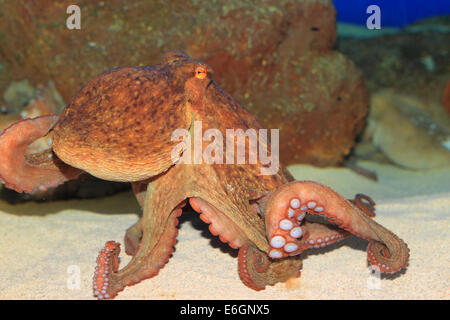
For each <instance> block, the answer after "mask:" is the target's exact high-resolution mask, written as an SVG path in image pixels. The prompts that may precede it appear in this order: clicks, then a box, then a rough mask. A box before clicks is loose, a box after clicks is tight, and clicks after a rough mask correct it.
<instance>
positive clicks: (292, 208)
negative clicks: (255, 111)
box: [0, 51, 409, 299]
mask: <svg viewBox="0 0 450 320" xmlns="http://www.w3.org/2000/svg"><path fill="white" fill-rule="evenodd" d="M199 122H201V124H202V129H203V131H202V132H200V134H202V133H206V132H207V130H209V129H211V130H215V131H214V132H216V133H217V132H220V133H222V134H224V136H225V134H226V130H227V129H236V130H237V129H242V131H245V132H249V131H248V130H250V129H254V130H255V131H257V132H259V131H258V130H260V129H263V128H262V127H261V125H260V123H259V122H258V121H257V120H256V119H255V118H254V117H253V116H252V115H251V114H250V113H249V112H248V111H247V110H246V109H245V108H244V107H243V106H241V105H240V104H239V103H238V102H237V101H236V100H235V99H234V98H233V97H232V96H230V95H229V94H228V93H226V92H225V91H223V90H222V89H221V88H220V87H219V86H218V85H217V84H216V83H215V82H214V81H213V70H212V68H211V67H210V66H209V65H208V64H206V63H204V62H201V61H198V60H195V59H193V58H191V57H190V56H188V55H187V54H186V53H184V52H181V51H171V52H168V53H166V54H165V55H164V56H163V58H162V60H161V62H160V64H157V65H155V66H139V67H121V68H116V69H113V70H110V71H107V72H104V73H101V74H99V75H98V76H96V77H95V78H93V79H92V80H91V81H89V82H88V83H87V84H86V85H85V86H84V87H83V88H82V89H81V90H80V91H79V92H78V94H77V95H76V96H75V97H74V99H73V100H72V102H71V103H69V104H68V105H67V106H66V108H65V109H64V110H63V111H62V113H61V114H60V115H46V116H40V117H36V118H32V119H25V120H21V121H19V122H17V123H14V124H13V125H11V126H10V127H8V128H7V129H5V130H4V131H3V132H2V134H1V136H0V179H1V181H2V183H4V184H5V186H6V187H8V188H12V189H14V190H16V191H18V192H26V193H32V192H33V191H35V190H46V189H47V188H50V187H54V186H57V185H60V184H62V183H64V182H65V181H68V180H71V179H76V178H77V177H78V176H79V175H81V174H84V173H88V174H91V175H93V176H96V177H98V178H100V179H104V180H111V181H119V182H129V183H131V186H132V190H133V192H134V194H135V196H136V198H137V201H138V202H139V204H140V206H141V208H142V215H141V217H140V219H139V220H138V222H137V223H136V224H134V225H133V226H131V227H130V228H129V229H128V230H127V231H126V234H125V239H124V246H125V252H126V253H127V254H128V255H130V256H131V259H130V261H129V263H128V264H127V265H126V266H125V267H123V268H120V267H119V252H120V244H119V243H118V242H116V241H108V242H106V244H105V246H104V248H103V249H102V250H101V251H100V253H99V255H98V258H97V266H96V269H95V273H94V276H93V293H94V296H96V297H97V298H98V299H112V298H114V297H115V296H116V295H117V294H118V293H119V292H120V291H122V290H123V289H124V288H125V287H127V286H131V285H133V284H136V283H138V282H140V281H142V280H144V279H148V278H151V277H154V276H156V275H157V274H158V272H159V270H160V269H161V268H162V267H163V266H164V265H165V264H166V263H167V262H168V260H169V258H170V257H171V254H172V252H173V248H174V245H175V244H176V237H177V233H178V228H177V224H178V218H179V216H180V215H181V214H182V212H183V211H182V209H183V207H185V206H187V205H188V204H189V205H190V206H191V207H192V209H193V210H194V211H195V212H197V213H199V217H200V219H201V220H202V221H204V222H205V223H207V224H208V225H209V227H208V228H209V230H210V232H211V233H212V234H213V235H215V236H218V237H219V239H220V240H221V241H222V242H224V243H227V244H228V245H229V246H230V247H231V248H234V249H236V250H239V253H238V272H239V276H240V278H241V280H242V282H243V283H244V284H245V285H246V286H247V287H249V288H251V289H254V290H262V289H264V288H265V287H266V286H268V285H274V284H276V283H278V282H285V281H287V280H288V279H290V278H293V277H298V276H300V271H301V268H302V260H301V255H300V254H301V253H302V252H303V251H305V250H307V249H310V248H318V247H324V246H327V245H330V244H333V243H336V242H338V241H340V240H342V239H344V238H347V237H349V236H350V235H352V234H353V235H356V236H358V237H361V238H363V239H366V240H368V246H367V256H368V261H369V263H370V264H371V265H372V266H374V267H375V268H377V269H378V270H379V271H381V272H383V273H395V272H398V271H400V270H401V269H403V268H405V267H406V266H407V263H408V259H409V249H408V247H407V245H406V244H405V243H404V242H403V241H402V240H401V239H400V238H399V237H398V236H396V235H395V234H394V233H392V232H391V231H389V230H388V229H386V228H385V227H383V226H381V225H380V224H378V223H377V222H376V221H375V220H374V205H375V203H374V202H373V201H372V199H371V198H370V197H368V196H365V195H362V194H357V195H356V196H355V199H353V200H347V199H345V198H344V197H343V196H341V195H340V194H338V193H337V192H335V191H333V190H332V189H331V188H329V187H327V186H325V185H323V184H320V183H318V182H313V181H295V180H294V179H293V178H292V176H291V175H290V174H289V173H288V171H286V170H285V169H284V168H282V167H278V168H276V170H274V172H272V173H271V174H262V172H263V169H264V168H266V169H267V167H268V164H267V163H266V162H264V163H263V161H262V160H261V159H260V158H258V157H256V161H253V162H251V161H247V162H248V163H247V162H246V161H244V162H242V161H241V162H239V161H234V162H233V163H228V162H227V163H224V162H223V161H222V162H220V161H204V162H201V161H200V162H198V161H197V162H196V161H195V160H196V159H195V158H196V157H198V154H196V152H195V150H194V153H193V154H190V153H189V152H188V150H189V148H188V146H189V144H190V143H191V142H193V139H194V138H193V137H194V136H195V134H196V132H195V131H196V130H197V129H195V124H196V123H199ZM176 130H182V132H185V133H191V134H187V135H185V136H184V137H182V139H181V140H180V137H178V138H177V139H174V136H173V133H174V132H175V131H176ZM197 134H198V132H197ZM41 137H48V138H49V139H51V147H49V148H48V149H46V150H43V151H40V152H34V153H33V152H30V151H29V148H28V147H29V145H30V144H32V142H33V141H35V140H37V139H39V138H41ZM186 137H187V138H186ZM235 137H236V139H237V138H238V135H236V136H235ZM243 138H244V141H245V142H246V144H245V148H244V151H245V156H246V157H248V158H249V159H250V158H252V157H253V158H254V156H255V150H254V148H251V147H250V145H249V144H250V135H246V134H244V135H243ZM183 139H184V140H183ZM209 139H210V140H209V141H212V138H211V136H210V137H209ZM209 141H208V139H202V140H201V143H200V145H201V146H202V147H203V148H204V150H206V149H207V148H208V146H210V145H211V144H210V143H208V142H209ZM259 143H260V145H259V149H266V150H267V153H268V154H272V153H273V152H272V151H273V149H272V148H271V147H270V146H271V144H270V143H269V141H268V139H261V140H260V141H259ZM215 151H217V149H215ZM227 152H228V151H227ZM213 153H214V152H211V154H213ZM227 156H228V154H227ZM232 156H234V154H233V153H232ZM214 159H216V160H217V158H214ZM230 159H234V158H233V157H230ZM190 160H192V161H190ZM197 160H198V159H197ZM185 211H186V210H185Z"/></svg>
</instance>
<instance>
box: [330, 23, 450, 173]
mask: <svg viewBox="0 0 450 320" xmlns="http://www.w3.org/2000/svg"><path fill="white" fill-rule="evenodd" d="M366 34H367V33H366ZM337 44H338V50H340V51H341V52H343V53H344V54H345V55H346V56H347V57H349V58H350V59H351V60H352V61H353V62H354V63H355V64H356V65H357V66H358V67H359V69H360V70H362V72H363V74H364V76H365V79H366V85H367V88H368V89H369V91H370V94H371V100H370V112H369V116H368V121H367V126H366V128H365V131H364V133H363V134H362V135H361V137H360V140H359V142H358V143H357V145H356V148H355V149H354V150H353V151H354V152H353V154H352V157H353V158H358V159H369V160H376V161H380V162H389V163H392V164H394V165H397V166H400V167H403V168H407V169H411V170H428V169H434V168H443V167H450V63H449V62H450V16H441V17H432V18H428V19H424V20H421V21H418V22H416V23H414V24H413V25H411V26H408V27H406V28H405V29H403V30H398V31H397V32H396V33H393V34H389V35H384V36H380V37H373V38H367V39H361V38H358V37H356V38H355V37H354V36H353V37H345V36H344V37H340V38H339V39H338V41H337Z"/></svg>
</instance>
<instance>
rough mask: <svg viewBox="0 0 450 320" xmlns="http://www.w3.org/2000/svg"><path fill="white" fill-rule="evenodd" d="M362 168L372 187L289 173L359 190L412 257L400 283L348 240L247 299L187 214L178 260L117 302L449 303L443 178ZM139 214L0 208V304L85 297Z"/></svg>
mask: <svg viewBox="0 0 450 320" xmlns="http://www.w3.org/2000/svg"><path fill="white" fill-rule="evenodd" d="M363 166H365V167H367V168H371V169H373V170H375V171H376V172H377V173H378V175H379V182H378V183H376V182H373V181H370V180H367V179H365V178H363V177H361V176H358V175H356V174H355V173H353V172H351V171H349V170H347V169H316V168H312V167H310V166H295V167H291V168H290V170H291V172H293V174H294V176H295V177H296V178H297V179H308V180H315V181H319V182H322V183H325V184H327V185H329V186H331V187H333V188H334V189H335V190H337V191H338V192H340V193H341V194H343V195H344V196H346V197H353V195H354V194H355V193H358V192H362V193H366V194H368V195H370V196H372V197H373V199H374V200H375V201H376V202H377V204H378V205H377V218H376V220H377V221H378V222H380V223H381V224H383V225H384V226H386V227H387V228H389V229H391V230H393V231H394V232H395V233H396V234H397V235H399V236H400V237H401V238H403V239H404V240H405V241H406V242H407V243H408V245H409V248H410V249H411V259H410V263H409V267H408V269H407V270H406V271H405V272H403V273H402V274H400V275H399V276H396V277H392V276H389V277H382V279H381V280H380V281H377V280H378V279H377V278H373V277H370V276H369V273H368V271H367V262H366V252H365V247H366V245H367V242H366V241H364V240H361V239H359V238H356V237H351V238H349V239H346V240H345V241H343V242H342V243H340V244H337V245H333V246H331V247H329V248H325V249H316V250H309V251H308V253H307V254H304V257H305V258H304V260H303V272H302V276H301V278H300V279H296V280H291V281H289V282H288V283H287V284H278V285H276V286H274V287H268V288H267V289H266V290H264V291H261V292H255V291H253V290H250V289H248V288H247V287H245V286H244V285H243V284H242V283H241V281H240V279H239V276H238V273H237V258H236V251H235V250H232V249H230V248H228V247H226V246H224V245H223V244H222V243H221V242H220V241H219V240H217V239H216V238H215V237H213V236H211V235H210V234H209V232H208V231H207V228H206V227H205V224H203V223H202V222H201V220H200V219H198V216H197V215H194V214H192V215H184V218H183V217H182V221H184V222H183V223H181V227H180V233H179V236H178V244H177V246H176V252H175V253H174V255H173V257H172V258H171V259H170V261H169V263H168V264H167V265H166V266H165V267H164V268H163V269H162V270H161V271H160V274H159V275H158V276H157V277H155V278H152V279H149V280H145V281H143V282H141V283H139V284H137V285H135V286H132V287H128V288H126V289H125V290H124V291H123V292H121V293H120V294H119V295H118V297H117V298H116V299H172V298H175V299H449V297H450V290H449V288H450V259H449V250H448V244H449V232H448V230H449V221H450V209H449V208H450V170H448V169H447V170H438V171H429V172H419V173H415V172H410V171H406V170H400V169H395V168H392V167H388V166H382V165H377V164H373V163H363ZM137 211H138V207H137V204H136V202H135V200H134V198H133V196H132V194H131V193H122V194H118V195H115V196H113V197H108V198H103V199H94V200H72V201H60V202H50V203H41V204H36V203H26V204H20V205H9V204H6V203H3V202H2V203H0V242H1V246H0V279H1V281H0V299H93V296H92V288H91V279H92V274H93V271H94V268H95V259H96V257H97V254H98V251H99V250H100V249H101V248H102V246H103V244H104V243H105V241H107V240H116V241H120V242H121V243H123V236H124V232H125V230H126V229H127V228H128V227H129V226H130V225H131V224H133V223H134V222H135V221H136V220H137V215H136V214H134V212H137ZM121 259H122V263H121V266H124V265H125V263H126V262H128V260H129V257H127V256H126V255H125V254H123V252H122V253H121ZM70 266H74V267H72V268H75V270H77V269H78V270H80V288H79V289H77V288H74V289H69V288H68V287H67V281H68V279H70V274H69V273H68V268H70ZM73 277H75V278H76V275H75V276H73ZM370 285H372V287H371V286H370ZM373 286H375V288H373Z"/></svg>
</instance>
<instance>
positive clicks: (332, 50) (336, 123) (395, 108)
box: [0, 0, 450, 198]
mask: <svg viewBox="0 0 450 320" xmlns="http://www.w3.org/2000/svg"><path fill="white" fill-rule="evenodd" d="M256 3H257V5H256ZM71 4H72V1H70V0H68V1H66V0H64V1H50V0H41V1H34V2H31V1H6V0H3V1H2V0H0V16H1V19H0V43H1V45H0V97H2V98H3V99H2V101H0V105H1V107H0V111H1V112H2V113H3V115H0V130H1V129H2V128H4V127H5V126H7V125H9V124H11V123H13V122H14V121H17V120H18V119H21V118H26V117H31V116H36V115H39V114H46V113H55V112H59V111H60V110H61V109H62V108H63V107H64V105H65V103H67V102H69V101H70V100H71V99H72V97H73V96H74V95H75V94H76V92H77V91H78V90H79V89H80V88H81V87H82V86H83V85H84V84H86V83H87V82H88V81H89V80H90V79H91V78H92V77H94V76H95V75H97V74H98V73H100V72H103V71H105V70H107V69H111V68H114V67H118V66H126V65H153V64H155V63H158V62H159V60H160V58H161V56H162V55H163V54H164V53H165V52H166V51H169V50H173V49H180V50H184V51H186V52H187V53H188V54H190V55H191V56H193V57H196V58H198V59H200V60H203V61H205V62H208V63H209V64H210V65H211V66H212V68H213V69H214V71H215V75H214V78H215V81H216V82H218V83H219V84H220V85H221V86H222V87H223V88H224V89H225V90H226V91H228V92H229V93H231V94H232V95H233V96H234V97H235V98H237V99H238V100H239V101H240V102H241V103H242V104H243V105H244V106H245V107H247V108H248V109H249V110H250V111H251V112H252V113H253V114H254V115H255V116H256V117H257V118H258V119H259V120H260V121H261V122H262V124H263V126H264V127H266V128H279V129H281V131H280V156H281V162H282V164H284V165H289V164H293V163H310V164H313V165H316V166H336V165H341V164H342V163H343V161H344V160H345V159H346V157H348V156H349V154H350V151H351V150H352V148H353V147H354V144H355V141H356V140H357V138H358V137H359V138H358V139H359V140H360V143H359V144H358V146H357V148H355V152H354V153H353V154H352V157H351V159H354V158H355V157H356V158H358V159H359V158H363V159H376V160H379V161H389V162H391V163H396V164H399V165H401V166H406V167H411V168H424V167H430V166H429V165H428V166H424V164H423V163H435V165H434V166H442V163H443V162H445V161H446V157H447V156H448V149H445V143H446V142H445V141H446V139H447V138H446V137H448V136H447V133H446V132H447V131H446V130H448V128H449V126H448V122H445V121H447V120H448V114H447V113H445V109H444V108H442V106H445V105H446V106H447V110H450V103H449V102H448V101H449V97H450V87H449V85H447V91H445V86H446V81H448V79H449V78H448V75H449V70H448V68H449V66H448V63H447V64H445V61H448V49H449V48H448V44H449V43H450V41H448V40H449V39H448V34H446V33H439V35H438V36H437V37H441V38H433V37H434V35H435V33H436V32H432V33H431V35H432V36H430V34H423V33H420V32H416V33H408V34H403V33H402V34H398V35H391V36H385V37H383V38H380V37H377V38H372V39H365V40H363V39H355V38H340V39H339V41H338V42H336V33H337V32H336V12H335V9H334V7H333V5H332V2H331V0H260V1H258V2H255V1H249V0H223V1H220V0H216V1H200V0H193V1H181V0H179V1H175V0H165V1H144V0H140V1H138V0H130V1H124V0H109V1H95V2H94V1H79V2H78V3H77V4H78V5H79V7H80V8H81V29H80V30H68V29H67V28H66V19H67V17H68V16H69V15H68V14H67V13H66V9H67V7H68V6H69V5H71ZM439 23H441V22H439ZM341 52H343V53H344V54H345V55H344V54H342V53H341ZM349 58H350V59H349ZM446 59H447V60H446ZM355 64H356V65H357V67H356V66H355ZM358 68H359V69H360V70H362V73H363V74H364V76H365V77H366V78H367V87H368V89H369V90H370V92H371V94H372V101H371V104H372V105H373V106H376V107H372V108H371V113H370V118H369V121H368V123H369V125H368V126H367V129H366V130H365V131H364V134H363V135H361V136H358V134H360V133H361V131H362V129H363V128H364V126H365V123H366V117H367V114H368V106H369V93H368V90H367V89H366V85H365V81H364V77H363V75H362V73H361V72H360V71H358ZM384 88H390V90H389V91H382V89H384ZM445 92H447V95H445ZM411 97H412V98H411ZM436 97H438V98H436ZM411 99H412V101H413V102H411ZM445 101H447V102H445ZM411 105H412V107H411ZM430 105H432V107H430ZM431 110H434V111H431ZM436 110H440V111H436ZM442 110H444V115H442V112H441V111H442ZM391 113H392V114H393V115H394V117H392V116H391ZM386 115H387V116H386ZM445 117H447V118H445ZM386 119H387V120H386ZM392 119H394V120H392ZM395 119H397V120H395ZM446 119H447V120H446ZM389 121H390V122H389ZM399 122H400V123H403V124H404V125H402V126H398V123H399ZM411 126H412V127H413V129H411V128H410V127H411ZM397 127H406V129H404V130H403V131H402V132H400V133H399V132H397V131H398V130H397V131H395V130H396V129H398V128H397ZM408 128H409V129H408ZM417 128H419V129H420V130H421V131H420V133H419V134H418V135H419V136H420V137H422V138H416V137H415V136H414V134H413V138H411V137H410V136H411V134H410V133H408V132H410V131H411V130H412V131H414V132H416V131H417ZM392 130H394V131H392ZM405 130H406V131H405ZM408 130H409V131H408ZM424 131H425V132H424ZM404 132H407V133H406V138H405V133H404ZM430 132H431V133H430ZM416 133H417V132H416ZM399 137H400V138H399ZM430 137H431V138H430ZM405 139H406V140H408V141H410V143H409V145H410V149H411V148H412V149H413V151H414V150H415V149H417V148H416V145H415V144H414V141H415V140H417V139H418V140H421V141H422V140H423V141H422V142H421V143H422V146H423V148H422V149H420V148H419V149H417V150H419V153H424V152H426V153H428V152H430V148H429V146H430V145H431V146H432V147H431V149H433V150H434V149H438V150H439V151H437V153H441V156H437V158H440V160H437V161H435V162H433V161H431V162H430V161H427V160H425V161H422V160H420V161H422V164H420V163H419V164H417V163H416V164H411V163H410V162H411V161H409V162H408V161H405V160H404V159H405V158H406V159H410V158H411V157H412V158H414V152H413V153H412V154H409V155H408V156H405V154H406V153H404V152H402V151H401V148H399V147H398V144H399V142H400V144H401V145H406V144H405V143H404V141H403V140H405ZM430 139H431V140H430ZM443 146H444V147H443ZM442 148H443V149H442ZM399 150H400V152H399ZM417 150H416V151H417ZM416 153H417V152H416ZM435 153H436V152H435ZM398 154H400V156H399V155H398ZM435 158H436V157H435ZM420 161H419V162H420ZM413 162H414V161H413ZM87 179H91V180H92V181H95V180H96V179H94V178H92V177H88V178H87ZM102 183H105V184H106V186H107V187H106V189H108V190H109V191H108V192H114V190H116V188H118V189H121V188H122V185H120V186H116V185H114V186H113V187H112V189H111V187H110V185H109V184H108V183H106V182H102ZM75 185H76V184H75ZM94 185H95V187H94V189H98V185H96V184H94ZM63 188H66V186H63ZM72 188H74V187H73V186H72ZM76 188H78V187H76ZM76 188H75V189H76ZM100 189H102V188H100ZM71 190H72V191H70V192H68V193H67V192H65V191H64V192H59V193H58V192H56V193H58V194H69V195H70V194H74V193H75V194H80V193H81V194H83V195H89V194H95V195H97V192H92V193H91V192H89V190H88V191H86V190H84V189H76V190H77V191H73V189H71ZM56 193H54V194H56ZM9 197H10V195H9ZM46 197H50V195H46ZM37 198H42V195H39V196H37Z"/></svg>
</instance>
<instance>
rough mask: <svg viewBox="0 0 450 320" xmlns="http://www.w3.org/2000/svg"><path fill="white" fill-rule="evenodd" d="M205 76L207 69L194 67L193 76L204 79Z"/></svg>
mask: <svg viewBox="0 0 450 320" xmlns="http://www.w3.org/2000/svg"><path fill="white" fill-rule="evenodd" d="M206 76H207V71H206V69H205V68H203V67H197V68H195V77H196V78H197V79H205V78H206Z"/></svg>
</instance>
